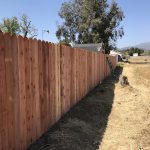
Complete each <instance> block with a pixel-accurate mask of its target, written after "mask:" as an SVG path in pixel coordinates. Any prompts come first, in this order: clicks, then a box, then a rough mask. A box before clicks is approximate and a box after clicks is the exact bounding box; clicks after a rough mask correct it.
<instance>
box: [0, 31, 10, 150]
mask: <svg viewBox="0 0 150 150" xmlns="http://www.w3.org/2000/svg"><path fill="white" fill-rule="evenodd" d="M5 50H6V49H5V39H4V35H3V33H2V32H1V31H0V111H1V112H0V120H1V123H0V139H1V143H2V145H0V149H2V150H5V149H6V150H7V149H8V126H7V125H8V124H7V117H8V116H7V99H6V70H5Z"/></svg>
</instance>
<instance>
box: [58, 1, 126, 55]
mask: <svg viewBox="0 0 150 150" xmlns="http://www.w3.org/2000/svg"><path fill="white" fill-rule="evenodd" d="M59 16H60V17H61V18H62V19H63V21H64V22H63V24H62V25H59V26H58V30H57V32H56V36H57V38H58V39H59V40H60V41H62V40H65V41H69V42H72V43H78V44H86V43H101V42H102V43H103V45H104V48H105V50H106V51H105V52H106V53H109V50H110V49H111V48H112V45H111V43H113V42H116V40H117V39H118V37H122V36H123V34H124V32H123V28H122V27H120V22H121V21H122V20H123V18H124V15H123V12H122V10H121V9H120V8H119V6H118V4H117V3H116V2H115V1H114V0H113V1H112V3H111V4H110V5H109V4H108V2H107V0H94V1H93V0H70V1H69V2H64V3H63V4H62V7H61V9H60V12H59Z"/></svg>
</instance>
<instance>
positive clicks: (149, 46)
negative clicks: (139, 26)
mask: <svg viewBox="0 0 150 150" xmlns="http://www.w3.org/2000/svg"><path fill="white" fill-rule="evenodd" d="M130 47H137V48H141V49H144V50H150V42H145V43H141V44H138V45H135V46H128V47H124V48H121V50H125V49H127V48H130Z"/></svg>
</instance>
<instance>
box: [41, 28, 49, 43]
mask: <svg viewBox="0 0 150 150" xmlns="http://www.w3.org/2000/svg"><path fill="white" fill-rule="evenodd" d="M44 33H48V34H49V33H50V31H49V30H42V41H43V36H44Z"/></svg>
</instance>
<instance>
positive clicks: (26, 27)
mask: <svg viewBox="0 0 150 150" xmlns="http://www.w3.org/2000/svg"><path fill="white" fill-rule="evenodd" d="M20 20H21V22H20V30H21V34H23V36H24V37H27V36H30V37H32V38H33V37H36V36H37V35H38V34H37V29H36V28H35V27H34V26H33V25H32V24H31V20H30V18H29V17H28V16H27V15H26V14H23V15H22V16H21V19H20Z"/></svg>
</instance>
